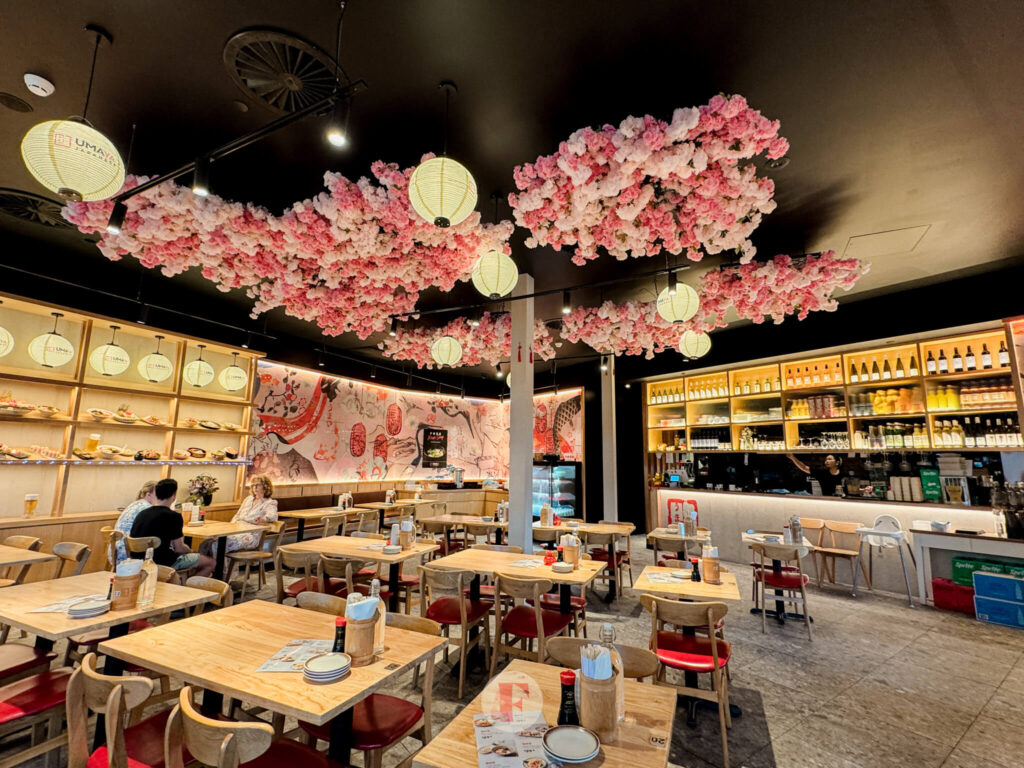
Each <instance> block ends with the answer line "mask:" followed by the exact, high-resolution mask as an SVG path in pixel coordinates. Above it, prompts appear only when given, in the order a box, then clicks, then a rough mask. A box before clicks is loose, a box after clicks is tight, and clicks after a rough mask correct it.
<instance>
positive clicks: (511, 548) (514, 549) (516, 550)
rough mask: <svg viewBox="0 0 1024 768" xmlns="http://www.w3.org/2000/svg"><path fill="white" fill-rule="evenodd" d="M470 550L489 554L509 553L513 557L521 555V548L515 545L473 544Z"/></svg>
mask: <svg viewBox="0 0 1024 768" xmlns="http://www.w3.org/2000/svg"><path fill="white" fill-rule="evenodd" d="M470 549H486V550H488V551H490V552H509V553H511V554H513V555H521V554H523V548H522V547H520V546H517V545H515V544H474V545H473V546H471V547H470Z"/></svg>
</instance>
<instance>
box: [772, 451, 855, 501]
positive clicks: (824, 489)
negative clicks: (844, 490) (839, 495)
mask: <svg viewBox="0 0 1024 768" xmlns="http://www.w3.org/2000/svg"><path fill="white" fill-rule="evenodd" d="M786 455H787V456H789V460H790V461H792V462H793V464H794V465H795V466H796V468H797V469H799V470H800V471H801V472H803V473H804V474H807V475H810V476H811V477H813V478H814V479H815V480H817V481H818V485H820V486H821V495H822V496H835V495H836V488H837V487H838V486H839V483H841V482H842V475H841V474H840V472H839V461H838V460H837V459H836V457H835V456H834V455H832V454H831V453H830V454H829V455H828V456H826V457H825V466H824V468H822V469H811V468H810V467H809V466H807V465H806V464H804V463H803V462H802V461H800V459H798V458H797V457H796V456H794V455H793V454H792V453H787V454H786Z"/></svg>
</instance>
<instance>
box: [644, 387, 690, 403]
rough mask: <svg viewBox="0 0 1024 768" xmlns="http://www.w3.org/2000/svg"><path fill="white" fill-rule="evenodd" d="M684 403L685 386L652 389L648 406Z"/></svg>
mask: <svg viewBox="0 0 1024 768" xmlns="http://www.w3.org/2000/svg"><path fill="white" fill-rule="evenodd" d="M681 402H683V385H682V384H679V385H677V386H674V387H672V386H669V387H659V388H657V389H654V388H652V389H651V399H650V402H649V403H648V405H662V404H664V403H681Z"/></svg>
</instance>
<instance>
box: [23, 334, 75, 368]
mask: <svg viewBox="0 0 1024 768" xmlns="http://www.w3.org/2000/svg"><path fill="white" fill-rule="evenodd" d="M28 356H29V357H31V358H32V359H33V360H35V361H36V362H37V363H39V364H40V365H41V366H43V367H44V368H60V367H61V366H62V365H67V364H68V363H70V362H71V361H72V360H73V359H74V357H75V347H74V345H73V344H72V343H71V342H70V341H68V340H67V339H65V338H64V337H63V336H61V335H60V334H59V333H53V332H51V333H44V334H43V335H41V336H36V337H35V338H34V339H32V341H30V342H29V345H28Z"/></svg>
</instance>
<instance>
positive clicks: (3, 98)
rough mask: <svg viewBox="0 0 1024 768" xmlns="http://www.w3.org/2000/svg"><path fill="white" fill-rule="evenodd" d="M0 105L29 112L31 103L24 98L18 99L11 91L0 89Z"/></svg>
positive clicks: (17, 110) (16, 110)
mask: <svg viewBox="0 0 1024 768" xmlns="http://www.w3.org/2000/svg"><path fill="white" fill-rule="evenodd" d="M0 106H4V107H7V108H8V109H13V110H14V111H15V112H31V111H32V105H31V104H29V103H28V102H27V101H25V100H24V99H19V98H18V97H17V96H15V95H14V94H13V93H6V92H3V91H0Z"/></svg>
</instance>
